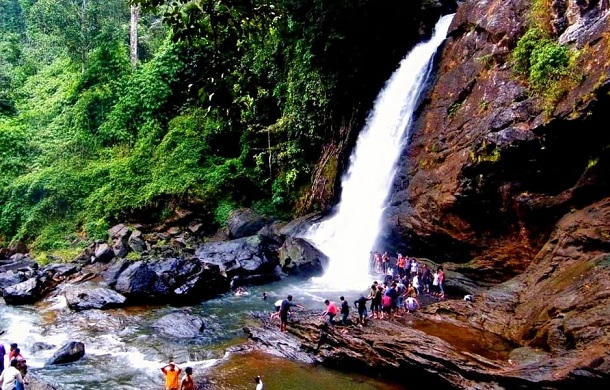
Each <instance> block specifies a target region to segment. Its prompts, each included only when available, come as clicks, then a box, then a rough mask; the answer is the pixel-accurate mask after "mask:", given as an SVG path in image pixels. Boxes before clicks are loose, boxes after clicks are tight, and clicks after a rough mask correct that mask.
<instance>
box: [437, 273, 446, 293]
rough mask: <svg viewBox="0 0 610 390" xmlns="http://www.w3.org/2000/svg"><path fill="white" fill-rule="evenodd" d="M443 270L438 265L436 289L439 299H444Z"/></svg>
mask: <svg viewBox="0 0 610 390" xmlns="http://www.w3.org/2000/svg"><path fill="white" fill-rule="evenodd" d="M444 283H445V271H443V267H438V289H439V291H440V293H439V294H438V298H439V299H445V288H444Z"/></svg>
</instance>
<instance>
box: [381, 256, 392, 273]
mask: <svg viewBox="0 0 610 390" xmlns="http://www.w3.org/2000/svg"><path fill="white" fill-rule="evenodd" d="M381 262H382V264H383V273H384V274H387V273H388V266H389V265H390V255H388V252H387V251H386V252H383V255H381Z"/></svg>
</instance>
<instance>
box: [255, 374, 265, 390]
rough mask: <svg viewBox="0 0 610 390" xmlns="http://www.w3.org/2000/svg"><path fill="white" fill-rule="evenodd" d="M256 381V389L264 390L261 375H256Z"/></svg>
mask: <svg viewBox="0 0 610 390" xmlns="http://www.w3.org/2000/svg"><path fill="white" fill-rule="evenodd" d="M254 383H256V390H263V381H262V379H261V377H260V376H258V375H257V376H255V377H254Z"/></svg>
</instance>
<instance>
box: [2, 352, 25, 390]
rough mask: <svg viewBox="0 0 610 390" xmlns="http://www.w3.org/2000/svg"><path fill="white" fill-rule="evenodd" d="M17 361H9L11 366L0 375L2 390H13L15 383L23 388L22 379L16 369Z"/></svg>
mask: <svg viewBox="0 0 610 390" xmlns="http://www.w3.org/2000/svg"><path fill="white" fill-rule="evenodd" d="M17 363H18V362H17V359H13V360H11V365H10V367H8V368H7V369H5V370H4V371H2V374H0V383H2V390H15V383H20V384H21V386H22V388H23V378H22V377H21V373H20V372H19V370H18V369H17Z"/></svg>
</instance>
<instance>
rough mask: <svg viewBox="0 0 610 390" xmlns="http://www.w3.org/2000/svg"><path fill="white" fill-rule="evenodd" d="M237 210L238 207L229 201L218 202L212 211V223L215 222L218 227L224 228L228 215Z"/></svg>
mask: <svg viewBox="0 0 610 390" xmlns="http://www.w3.org/2000/svg"><path fill="white" fill-rule="evenodd" d="M237 208H238V206H237V205H236V204H235V203H232V202H229V201H222V202H220V203H219V204H218V206H217V207H216V209H215V210H214V222H216V223H217V224H218V225H219V226H225V225H226V224H227V220H228V219H229V215H230V214H231V212H232V211H233V210H235V209H237Z"/></svg>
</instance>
